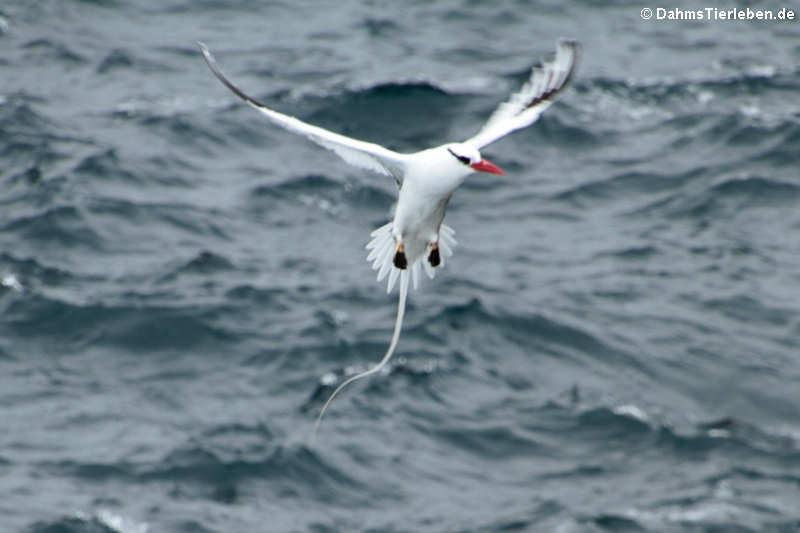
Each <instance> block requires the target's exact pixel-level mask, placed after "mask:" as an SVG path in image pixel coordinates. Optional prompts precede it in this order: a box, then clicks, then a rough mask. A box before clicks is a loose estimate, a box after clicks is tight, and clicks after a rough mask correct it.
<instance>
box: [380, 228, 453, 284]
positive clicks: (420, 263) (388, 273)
mask: <svg viewBox="0 0 800 533" xmlns="http://www.w3.org/2000/svg"><path fill="white" fill-rule="evenodd" d="M455 233H456V232H455V230H453V228H451V227H450V226H448V225H447V224H442V225H441V227H440V228H439V249H440V250H441V264H440V265H439V268H441V267H443V266H444V263H445V258H448V257H450V256H451V255H453V248H455V247H456V244H458V243H457V242H456V239H455V237H454V235H455ZM370 237H372V239H371V240H370V241H369V243H367V246H366V248H367V250H369V254H368V255H367V261H370V262H372V269H373V270H377V271H378V282H381V281H383V280H384V279H386V278H387V277H388V283H387V285H386V292H387V293H390V292H392V289H393V288H394V286H395V284H396V283H397V280H398V279H399V278H400V274H401V273H402V272H408V273H410V274H411V282H412V284H413V285H414V288H415V289H416V288H417V287H418V286H419V278H420V272H421V271H422V270H423V269H424V270H425V273H426V274H427V275H428V277H429V278H431V279H433V278H434V275H435V274H436V269H434V268H433V267H432V266H431V265H430V264H429V263H428V262H427V261H425V259H424V258H412V259H411V264H410V265H409V266H408V268H407V269H404V270H401V269H399V268H397V267H396V266H394V254H395V248H396V246H397V242H396V241H395V238H394V235H393V234H392V223H391V222H389V223H387V224H384V225H383V226H381V227H380V228H378V229H376V230H375V231H373V232H372V233H371V234H370ZM426 255H427V253H426Z"/></svg>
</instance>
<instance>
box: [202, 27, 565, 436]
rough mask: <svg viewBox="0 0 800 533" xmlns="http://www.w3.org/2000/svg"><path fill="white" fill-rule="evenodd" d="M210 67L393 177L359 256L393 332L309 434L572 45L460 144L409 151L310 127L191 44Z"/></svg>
mask: <svg viewBox="0 0 800 533" xmlns="http://www.w3.org/2000/svg"><path fill="white" fill-rule="evenodd" d="M198 44H199V45H200V49H201V50H202V52H203V57H204V58H205V61H206V63H207V64H208V66H209V68H210V69H211V71H212V72H213V73H214V75H216V77H217V78H219V80H220V81H221V82H222V83H223V84H224V85H225V86H226V87H228V89H230V90H231V91H233V92H234V94H236V95H237V96H239V97H240V98H241V99H243V100H244V101H245V102H247V103H248V104H250V105H251V106H253V107H254V108H255V109H257V110H258V111H260V112H261V113H262V114H264V115H265V116H266V117H267V118H268V119H269V120H271V121H272V122H273V123H275V124H276V125H278V126H281V127H283V128H285V129H287V130H289V131H292V132H294V133H299V134H301V135H304V136H305V137H308V138H309V139H311V140H312V141H314V142H315V143H317V144H319V145H321V146H323V147H325V148H327V149H329V150H332V151H333V152H334V153H336V154H337V155H339V156H340V157H341V158H342V159H344V160H345V161H346V162H348V163H350V164H352V165H355V166H358V167H362V168H365V169H368V170H372V171H375V172H377V173H379V174H385V175H387V176H390V177H393V178H394V179H395V181H396V182H397V185H398V187H399V189H400V190H399V194H398V199H397V207H396V209H395V214H394V219H393V220H392V221H391V222H389V223H388V224H386V225H384V226H381V227H380V228H378V229H376V230H375V231H373V232H372V234H371V237H372V240H370V242H369V243H368V244H367V246H366V247H367V249H368V250H370V252H369V254H368V255H367V260H368V261H372V268H373V269H374V270H378V281H379V282H380V281H383V279H385V278H386V277H387V275H388V277H389V280H388V284H387V293H388V292H391V290H392V287H394V285H395V283H396V282H397V280H398V279H399V280H400V290H399V297H398V304H397V317H396V319H395V326H394V333H393V334H392V340H391V343H390V344H389V348H388V349H387V350H386V354H385V355H384V356H383V358H382V359H381V361H380V362H379V363H378V364H377V365H375V366H374V367H372V368H370V369H369V370H367V371H365V372H362V373H360V374H356V375H354V376H351V377H350V378H348V379H346V380H345V381H344V382H342V383H341V384H340V385H339V386H338V387H337V388H336V390H334V391H333V394H331V395H330V397H329V398H328V400H327V401H326V402H325V405H323V407H322V410H321V411H320V413H319V416H318V417H317V421H316V424H315V428H314V431H315V433H316V430H317V428H318V427H319V424H320V422H321V420H322V416H323V415H324V414H325V411H326V410H327V408H328V406H329V405H330V403H331V401H332V400H333V398H334V397H335V396H336V395H337V394H338V393H339V392H340V391H341V390H342V389H343V388H344V387H345V386H347V385H348V384H350V383H352V382H353V381H356V380H357V379H361V378H363V377H366V376H369V375H371V374H374V373H376V372H379V371H380V370H381V369H382V368H383V367H384V366H385V365H386V363H387V362H388V361H389V359H390V358H391V357H392V354H393V353H394V350H395V347H396V346H397V341H398V339H399V338H400V330H401V328H402V324H403V314H404V313H405V305H406V296H407V294H408V287H409V280H410V281H411V283H412V284H413V285H414V288H415V289H416V288H417V285H418V283H419V273H420V270H421V269H423V268H424V269H425V272H426V273H427V274H428V276H429V277H430V278H431V279H432V278H433V277H434V273H435V268H437V267H440V266H443V265H444V259H445V258H446V257H449V256H450V255H452V253H453V252H452V249H453V247H454V246H455V245H456V241H455V239H454V238H453V235H454V233H455V232H454V231H453V230H452V229H451V228H450V227H449V226H447V225H445V224H443V223H442V221H443V220H444V216H445V211H446V210H447V204H448V202H449V201H450V197H451V196H452V194H453V193H454V192H455V190H456V189H457V188H458V187H459V186H460V185H461V184H462V183H463V182H464V180H465V179H466V178H467V177H468V176H469V175H470V174H473V173H474V172H476V171H477V172H487V173H490V174H500V175H504V174H505V173H504V172H503V171H502V170H501V169H500V168H498V167H497V166H496V165H494V164H493V163H490V162H489V161H487V160H486V159H484V158H483V157H482V156H481V154H480V152H479V149H480V148H483V147H485V146H487V145H489V144H491V143H493V142H494V141H496V140H498V139H500V138H501V137H503V136H505V135H507V134H509V133H511V132H512V131H514V130H518V129H520V128H524V127H527V126H529V125H531V124H533V123H534V122H535V121H536V119H538V118H539V115H541V114H542V112H543V111H544V110H545V109H547V108H548V107H550V105H551V104H552V103H553V102H554V101H555V98H556V96H558V95H559V94H560V93H561V92H562V91H563V89H564V88H565V87H566V86H567V84H568V83H569V81H570V80H571V79H572V76H573V74H574V73H575V68H576V66H577V59H578V53H579V50H580V45H579V44H578V43H577V42H576V41H569V40H561V41H559V42H558V45H557V49H556V54H555V57H554V58H553V59H551V60H549V61H545V62H543V63H541V64H540V65H538V66H535V67H534V68H533V69H532V72H531V76H530V79H529V80H528V81H527V82H526V83H525V84H524V85H523V86H522V88H521V89H520V90H519V91H518V92H516V93H515V94H513V95H512V96H511V97H510V98H509V99H508V100H507V101H506V102H504V103H502V104H500V106H499V107H498V108H497V110H495V112H494V113H493V114H492V115H491V116H490V117H489V120H488V121H487V122H486V124H485V125H484V126H483V127H482V128H481V130H480V131H479V132H478V133H477V134H476V135H474V136H473V137H471V138H469V139H467V140H466V141H463V142H453V143H447V144H443V145H441V146H436V147H434V148H428V149H427V150H422V151H420V152H415V153H412V154H401V153H398V152H394V151H392V150H389V149H387V148H384V147H383V146H380V145H377V144H373V143H369V142H364V141H359V140H356V139H352V138H350V137H346V136H344V135H339V134H338V133H333V132H331V131H328V130H325V129H323V128H320V127H318V126H313V125H311V124H308V123H306V122H303V121H301V120H298V119H296V118H294V117H291V116H288V115H284V114H283V113H279V112H277V111H274V110H272V109H270V108H269V107H267V106H266V105H264V104H262V103H261V102H259V101H258V100H256V99H255V98H252V97H250V96H248V95H247V94H245V93H244V92H242V91H241V90H240V89H239V88H238V87H236V86H235V85H234V84H233V83H231V82H230V81H229V80H228V79H227V78H226V77H225V76H224V75H223V74H222V72H220V70H219V68H218V67H217V63H216V61H215V60H214V57H213V56H212V55H211V52H210V51H209V50H208V48H207V47H206V46H205V45H204V44H203V43H198Z"/></svg>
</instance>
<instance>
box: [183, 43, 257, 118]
mask: <svg viewBox="0 0 800 533" xmlns="http://www.w3.org/2000/svg"><path fill="white" fill-rule="evenodd" d="M197 45H198V46H199V47H200V51H201V52H202V53H203V59H205V62H206V65H208V68H209V69H211V72H213V73H214V76H216V77H217V79H218V80H219V81H221V82H222V83H223V85H225V87H227V88H228V89H230V90H231V91H232V92H233V93H234V94H235V95H236V96H238V97H239V98H241V99H242V100H244V101H245V102H247V103H248V104H250V105H253V106H256V107H262V108H263V107H267V106H265V105H264V104H262V103H261V102H259V101H258V100H256V99H255V98H253V97H252V96H250V95H248V94H246V93H245V92H244V91H242V90H241V89H239V88H238V87H237V86H236V85H234V84H233V82H231V81H230V80H228V78H226V77H225V75H224V74H222V72H221V71H220V70H219V67H218V66H217V61H216V60H215V59H214V56H213V55H211V51H210V50H209V49H208V47H207V46H206V45H205V44H203V43H202V42H200V41H197Z"/></svg>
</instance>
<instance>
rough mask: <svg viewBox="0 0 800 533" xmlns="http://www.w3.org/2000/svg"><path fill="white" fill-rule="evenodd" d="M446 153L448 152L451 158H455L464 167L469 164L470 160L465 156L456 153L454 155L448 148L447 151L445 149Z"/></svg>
mask: <svg viewBox="0 0 800 533" xmlns="http://www.w3.org/2000/svg"><path fill="white" fill-rule="evenodd" d="M447 151H448V152H450V153H451V154H453V157H455V158H456V159H458V160H459V161H461V162H462V163H464V164H465V165H469V164H470V159H469V157H467V156H465V155H458V154H457V153H455V152H454V151H452V150H451V149H450V148H448V149H447Z"/></svg>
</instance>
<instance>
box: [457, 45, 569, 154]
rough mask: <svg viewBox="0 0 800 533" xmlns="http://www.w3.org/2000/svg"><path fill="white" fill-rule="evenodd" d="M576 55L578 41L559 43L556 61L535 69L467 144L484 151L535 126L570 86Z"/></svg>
mask: <svg viewBox="0 0 800 533" xmlns="http://www.w3.org/2000/svg"><path fill="white" fill-rule="evenodd" d="M579 52H580V44H579V43H578V42H577V41H568V40H561V41H559V43H558V48H557V49H556V55H555V58H553V59H552V60H551V61H547V62H545V63H543V64H542V65H541V66H537V67H534V68H533V70H532V71H531V77H530V79H529V80H528V81H527V83H525V85H523V86H522V88H521V89H520V90H519V91H517V92H516V93H514V94H513V95H511V97H510V98H509V99H508V100H507V101H506V102H503V103H502V104H500V105H499V106H498V108H497V109H496V110H495V112H494V113H492V116H490V117H489V120H488V121H487V122H486V124H484V126H483V128H481V130H480V131H479V132H478V133H477V134H476V135H475V136H474V137H472V138H471V139H469V140H468V141H466V142H467V143H469V144H471V145H473V146H475V147H477V148H483V147H484V146H486V145H489V144H491V143H493V142H494V141H496V140H498V139H500V138H501V137H504V136H506V135H508V134H509V133H511V132H512V131H514V130H518V129H520V128H525V127H527V126H530V125H531V124H533V123H534V122H536V119H538V118H539V115H541V114H542V112H543V111H544V110H545V109H547V108H548V107H550V105H551V104H552V103H553V102H554V101H555V99H556V97H557V96H558V95H559V94H560V93H561V91H563V90H564V88H565V87H567V85H568V84H569V82H570V80H571V79H572V76H573V74H574V73H575V68H576V67H577V64H578V55H579Z"/></svg>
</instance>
